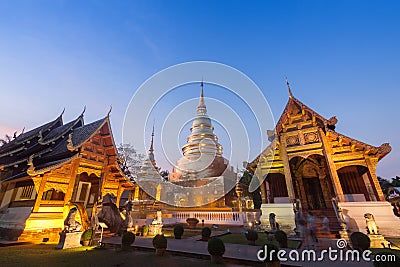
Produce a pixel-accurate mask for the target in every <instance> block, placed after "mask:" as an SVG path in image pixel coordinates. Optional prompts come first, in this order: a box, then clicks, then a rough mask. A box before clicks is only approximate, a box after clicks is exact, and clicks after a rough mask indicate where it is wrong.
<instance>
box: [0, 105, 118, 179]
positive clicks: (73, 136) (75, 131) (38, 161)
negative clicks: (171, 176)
mask: <svg viewBox="0 0 400 267" xmlns="http://www.w3.org/2000/svg"><path fill="white" fill-rule="evenodd" d="M84 112H85V111H83V112H82V113H81V114H80V115H79V116H78V117H77V118H76V119H75V120H73V121H70V122H68V123H66V124H64V123H63V119H62V115H63V113H64V112H63V113H61V114H60V116H58V117H57V118H56V119H55V120H53V121H51V122H48V123H46V124H44V125H42V126H39V127H37V128H35V129H32V130H30V131H28V132H25V133H22V134H20V135H19V136H16V137H15V138H14V139H13V140H12V141H10V142H9V143H6V144H4V145H3V146H1V147H0V170H2V173H3V175H2V176H1V177H0V178H1V180H2V181H11V180H14V179H17V178H20V177H24V176H28V175H35V174H39V173H43V172H46V171H49V170H52V169H54V168H56V167H58V166H60V165H62V164H64V163H66V162H69V161H71V160H72V159H74V158H75V157H77V156H78V154H79V151H80V147H81V146H82V145H83V144H84V143H85V142H86V141H88V140H90V139H91V137H92V136H94V135H95V134H96V133H100V134H101V135H102V136H103V135H104V136H105V135H108V136H110V138H111V139H110V140H109V141H108V143H109V144H107V146H109V147H110V148H111V147H112V148H113V149H109V150H108V156H115V157H116V156H117V155H116V151H115V149H114V147H115V145H114V140H113V138H112V134H111V128H110V122H109V114H107V116H106V117H104V118H102V119H100V120H97V121H95V122H92V123H89V124H86V125H85V124H84V118H83V115H84Z"/></svg>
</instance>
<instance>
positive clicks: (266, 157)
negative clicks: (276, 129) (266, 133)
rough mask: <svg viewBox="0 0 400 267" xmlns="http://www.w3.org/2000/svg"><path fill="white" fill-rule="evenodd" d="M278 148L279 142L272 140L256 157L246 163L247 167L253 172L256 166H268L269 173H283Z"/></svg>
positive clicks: (279, 146) (279, 147)
mask: <svg viewBox="0 0 400 267" xmlns="http://www.w3.org/2000/svg"><path fill="white" fill-rule="evenodd" d="M280 149H281V144H280V143H279V142H278V141H276V140H274V141H273V142H271V144H269V145H268V147H267V148H266V149H265V150H264V151H263V152H262V153H261V154H260V155H259V156H258V157H257V158H256V159H254V160H253V161H252V162H251V163H249V164H248V165H247V169H249V170H250V171H251V172H253V173H254V172H255V170H256V169H257V168H258V167H260V168H261V169H262V168H268V166H270V169H269V171H270V172H271V173H283V162H282V158H281V153H280Z"/></svg>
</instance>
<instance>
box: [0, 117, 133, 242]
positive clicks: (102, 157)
mask: <svg viewBox="0 0 400 267" xmlns="http://www.w3.org/2000/svg"><path fill="white" fill-rule="evenodd" d="M62 115H63V114H61V115H60V116H59V117H57V118H56V119H55V120H53V121H51V122H49V123H46V124H44V125H42V126H39V127H37V128H35V129H33V130H30V131H28V132H25V133H22V134H20V135H19V136H14V139H13V140H12V141H10V142H9V143H6V144H4V145H2V146H1V147H0V238H6V239H10V240H15V239H17V238H18V240H30V241H33V240H39V241H41V240H43V239H44V238H48V239H49V240H52V241H57V240H58V238H59V232H60V231H61V230H62V229H63V227H64V220H65V218H66V216H67V214H68V212H69V209H70V207H71V206H75V207H77V208H78V210H79V218H78V221H80V222H81V224H82V226H83V227H84V228H87V227H88V224H89V223H90V218H91V215H92V210H93V207H94V206H95V204H96V203H97V201H98V200H99V199H101V198H102V197H103V196H104V195H106V194H107V193H110V194H113V195H114V196H116V197H117V203H118V202H119V198H120V197H121V195H122V192H123V190H124V188H125V187H126V186H131V183H130V182H129V181H128V180H127V179H126V177H125V176H124V175H123V173H122V172H121V170H120V169H119V167H118V164H117V159H118V158H117V149H116V147H115V144H114V140H113V136H112V132H111V127H110V118H109V114H107V116H105V117H104V118H102V119H100V120H97V121H95V122H92V123H89V124H85V123H84V118H83V115H84V112H83V113H82V114H81V115H79V116H78V117H77V118H76V119H75V120H73V121H71V122H68V123H64V122H63V119H62Z"/></svg>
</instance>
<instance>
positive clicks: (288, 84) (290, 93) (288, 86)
mask: <svg viewBox="0 0 400 267" xmlns="http://www.w3.org/2000/svg"><path fill="white" fill-rule="evenodd" d="M286 85H287V88H288V90H289V97H290V98H292V97H293V94H292V90H291V89H290V83H289V81H288V78H287V77H286Z"/></svg>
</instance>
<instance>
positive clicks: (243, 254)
mask: <svg viewBox="0 0 400 267" xmlns="http://www.w3.org/2000/svg"><path fill="white" fill-rule="evenodd" d="M215 232H216V233H217V231H215ZM221 232H222V231H221ZM103 241H104V243H106V244H108V245H119V244H121V237H107V238H104V240H103ZM133 247H135V248H138V249H147V250H153V249H154V248H153V245H152V238H143V237H136V240H135V242H134V243H133ZM335 248H336V247H335ZM259 249H260V247H259V246H248V245H240V244H225V254H224V256H223V257H224V259H227V260H234V261H235V260H237V261H241V262H243V263H244V265H250V266H251V265H256V264H259V263H260V261H259V260H258V259H257V252H258V251H259ZM285 250H286V251H287V253H286V255H288V254H289V252H290V251H291V250H289V249H285ZM167 251H169V252H172V253H179V254H184V255H187V256H189V257H190V256H202V257H209V253H208V251H207V242H202V241H196V240H195V239H192V238H187V239H180V240H177V239H168V248H167ZM299 253H300V255H301V251H300V250H299ZM317 255H319V254H317ZM282 264H284V265H286V266H307V267H308V266H310V267H314V266H315V267H316V266H333V267H339V266H349V267H353V266H354V267H355V266H359V267H361V266H367V267H368V266H373V264H372V262H365V261H360V262H340V261H328V260H327V257H325V260H324V261H322V262H293V261H287V262H282Z"/></svg>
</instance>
